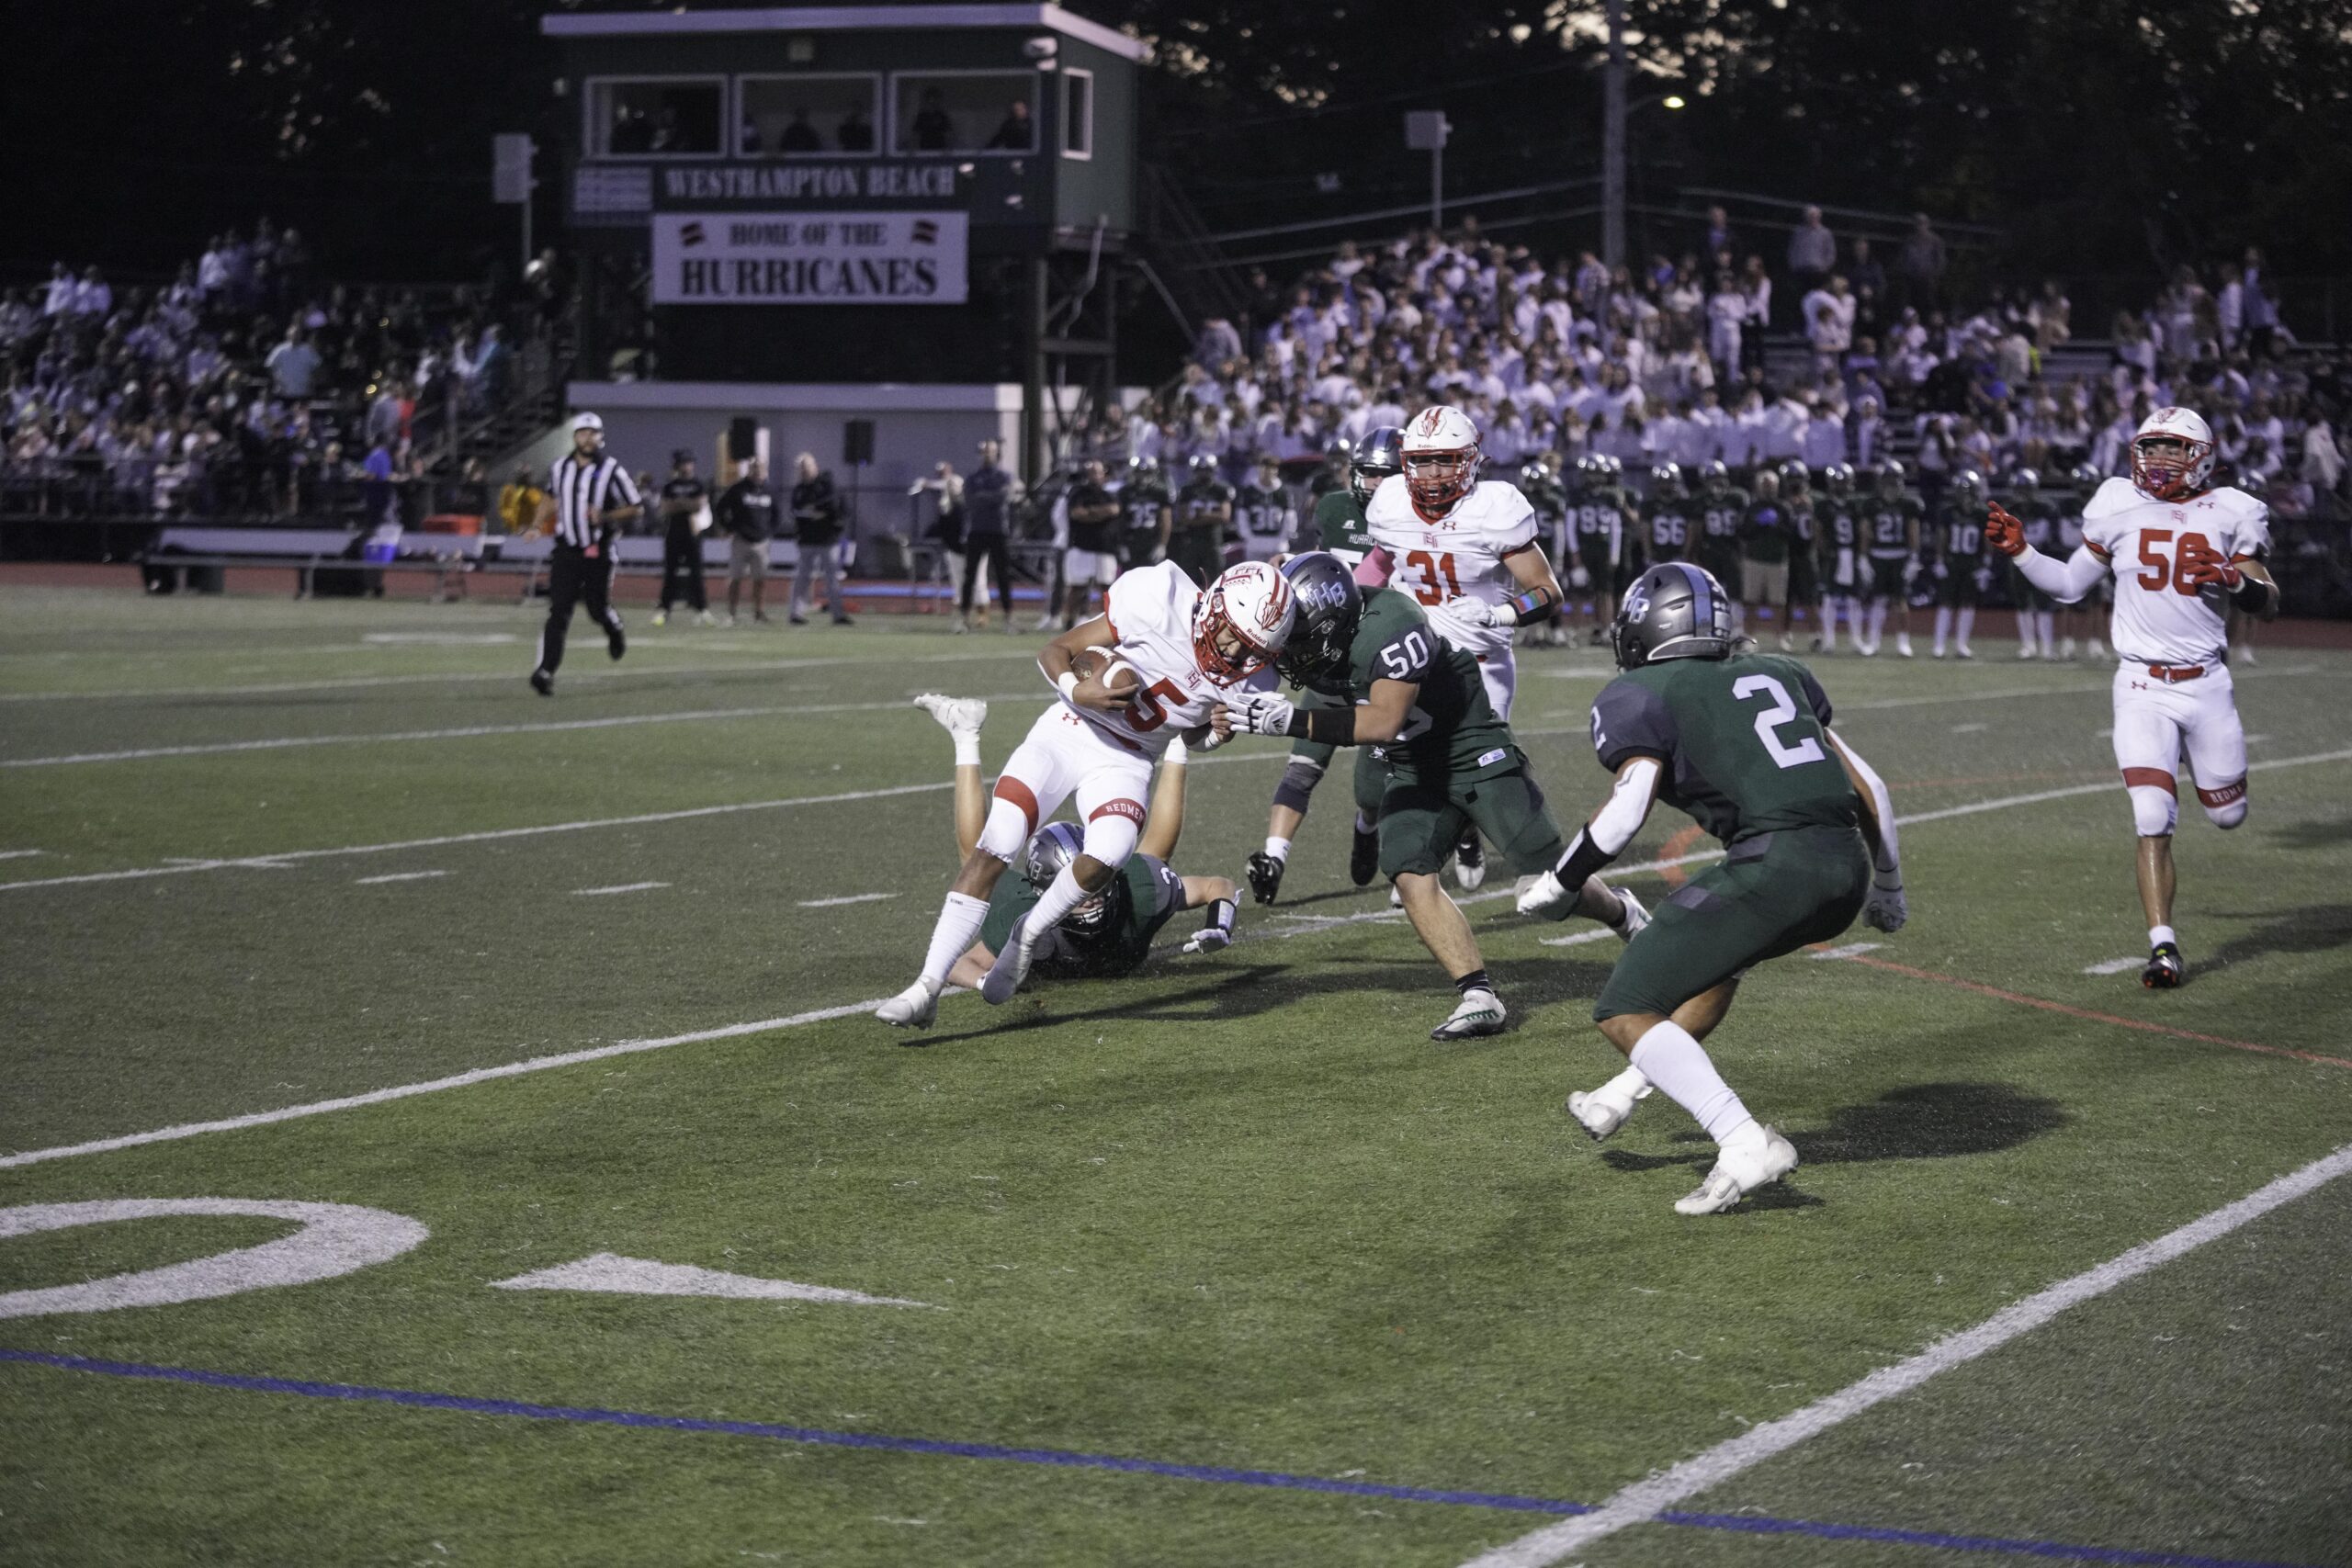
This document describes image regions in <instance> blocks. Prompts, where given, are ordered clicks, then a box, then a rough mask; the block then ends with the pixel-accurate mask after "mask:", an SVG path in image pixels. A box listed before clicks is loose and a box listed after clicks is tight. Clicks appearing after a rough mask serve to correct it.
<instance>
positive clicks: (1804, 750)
mask: <svg viewBox="0 0 2352 1568" xmlns="http://www.w3.org/2000/svg"><path fill="white" fill-rule="evenodd" d="M1758 692H1770V694H1772V705H1771V706H1770V707H1769V708H1766V709H1765V710H1764V711H1763V712H1762V713H1759V714H1758V715H1757V716H1756V739H1758V740H1761V741H1762V742H1764V750H1767V751H1770V753H1772V761H1773V763H1774V765H1776V766H1778V767H1782V768H1801V767H1803V766H1804V765H1805V764H1806V763H1807V762H1826V761H1828V760H1829V759H1828V757H1827V756H1826V754H1825V753H1824V752H1823V751H1822V750H1821V742H1820V741H1818V740H1815V739H1814V738H1813V737H1812V736H1810V735H1807V736H1804V737H1803V738H1802V739H1799V740H1798V741H1797V743H1796V744H1795V745H1793V746H1791V745H1789V744H1787V743H1786V742H1785V741H1783V740H1782V739H1781V738H1780V736H1778V735H1776V734H1774V733H1773V732H1774V731H1775V730H1777V729H1779V728H1781V726H1782V725H1784V724H1786V723H1788V722H1789V721H1790V720H1792V719H1793V718H1795V717H1796V716H1797V705H1796V704H1794V703H1792V702H1791V701H1790V700H1789V689H1788V688H1787V687H1786V686H1783V685H1781V682H1778V681H1776V680H1774V679H1773V678H1772V677H1771V676H1770V675H1743V676H1741V677H1740V678H1739V679H1738V680H1736V681H1735V682H1732V688H1731V694H1732V695H1733V696H1735V697H1736V698H1738V699H1739V700H1740V701H1741V702H1746V701H1747V699H1748V698H1750V697H1752V696H1754V695H1756V694H1758Z"/></svg>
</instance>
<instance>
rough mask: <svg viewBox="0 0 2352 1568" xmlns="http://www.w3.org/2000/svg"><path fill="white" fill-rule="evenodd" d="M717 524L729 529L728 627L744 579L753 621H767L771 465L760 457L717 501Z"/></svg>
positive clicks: (772, 515) (771, 531) (772, 509)
mask: <svg viewBox="0 0 2352 1568" xmlns="http://www.w3.org/2000/svg"><path fill="white" fill-rule="evenodd" d="M718 525H719V526H720V527H721V528H724V529H725V530H727V540H728V544H727V548H728V556H727V624H728V625H729V626H733V625H734V624H735V606H736V603H737V602H738V600H739V599H741V596H742V592H743V580H744V579H745V578H747V577H748V578H750V579H751V580H752V619H753V620H755V621H764V620H766V619H767V618H768V612H767V606H766V605H765V604H763V600H764V599H765V598H766V597H767V592H768V540H770V539H771V538H773V537H775V491H772V490H770V489H769V488H768V466H767V465H766V464H765V463H763V462H761V461H760V460H759V459H758V458H757V457H754V458H752V460H751V461H750V462H748V463H746V464H744V465H743V471H742V473H741V475H740V476H739V477H738V478H737V479H736V480H735V482H734V483H733V484H731V485H729V486H728V487H727V489H726V491H725V492H724V493H723V494H721V495H720V496H719V498H718Z"/></svg>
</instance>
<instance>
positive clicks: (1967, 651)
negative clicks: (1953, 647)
mask: <svg viewBox="0 0 2352 1568" xmlns="http://www.w3.org/2000/svg"><path fill="white" fill-rule="evenodd" d="M1960 656H1961V657H1962V659H1973V658H1975V657H1976V650H1975V649H1973V648H1971V647H1969V646H1968V645H1967V644H1966V643H1964V642H1963V643H1962V644H1961V645H1960Z"/></svg>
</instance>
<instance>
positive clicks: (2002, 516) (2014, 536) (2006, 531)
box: [1985, 502, 2025, 556]
mask: <svg viewBox="0 0 2352 1568" xmlns="http://www.w3.org/2000/svg"><path fill="white" fill-rule="evenodd" d="M1985 541H1986V542H1987V543H1988V544H1990V545H1991V546H1992V547H1994V548H1995V549H1996V550H1998V551H2000V552H2001V553H2002V554H2003V555H2005V556H2021V555H2023V554H2025V525H2024V524H2022V523H2020V522H2018V520H2017V519H2016V518H2015V517H2012V516H2011V515H2009V513H2007V511H2006V510H2005V509H2004V508H2003V507H2002V506H2001V503H2000V502H1994V503H1993V507H1992V510H1991V511H1990V512H1988V513H1985Z"/></svg>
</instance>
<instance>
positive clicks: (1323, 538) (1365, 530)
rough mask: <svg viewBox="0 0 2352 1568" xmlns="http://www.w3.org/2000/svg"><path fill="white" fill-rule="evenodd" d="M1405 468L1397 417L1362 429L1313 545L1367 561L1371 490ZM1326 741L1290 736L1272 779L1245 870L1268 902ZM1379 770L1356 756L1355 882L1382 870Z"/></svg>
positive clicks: (1319, 772)
mask: <svg viewBox="0 0 2352 1568" xmlns="http://www.w3.org/2000/svg"><path fill="white" fill-rule="evenodd" d="M1404 471H1405V433H1404V432H1403V431H1402V430H1400V429H1398V428H1397V426H1395V425H1393V424H1384V425H1381V426H1379V427H1378V428H1377V429H1374V430H1368V431H1366V432H1365V433H1364V437H1363V441H1362V442H1361V443H1359V444H1358V445H1357V446H1356V448H1355V452H1354V455H1353V457H1352V460H1351V464H1350V467H1349V469H1348V483H1347V487H1346V488H1345V489H1343V490H1335V491H1331V492H1330V493H1329V494H1328V495H1326V496H1324V497H1323V498H1322V499H1321V500H1320V501H1317V502H1316V503H1315V523H1314V536H1315V540H1316V545H1315V547H1316V548H1317V549H1321V550H1329V552H1330V553H1331V554H1333V555H1335V556H1337V557H1339V558H1340V564H1341V565H1343V566H1345V567H1346V568H1347V569H1348V570H1351V571H1353V570H1355V569H1356V568H1357V567H1358V566H1360V565H1362V564H1363V558H1364V555H1365V553H1366V552H1367V551H1369V550H1370V549H1371V548H1372V532H1371V528H1370V526H1369V525H1367V524H1366V523H1365V522H1364V518H1363V509H1364V507H1365V505H1366V504H1367V503H1368V502H1370V501H1371V500H1372V492H1373V491H1375V490H1378V489H1379V488H1380V481H1381V480H1383V479H1386V478H1387V477H1388V476H1389V475H1391V474H1401V473H1403V472H1404ZM1302 700H1303V701H1304V702H1305V703H1306V705H1308V706H1310V707H1311V706H1315V705H1336V704H1338V703H1339V702H1340V701H1341V699H1340V698H1339V697H1335V696H1332V695H1329V694H1326V693H1321V692H1317V691H1316V690H1314V689H1313V688H1311V687H1309V688H1308V689H1307V693H1306V697H1305V698H1304V699H1302ZM1331 751H1332V748H1330V747H1329V746H1324V745H1318V744H1317V743H1316V742H1314V741H1312V740H1308V739H1305V738H1304V737H1302V738H1301V739H1297V740H1295V741H1293V742H1292V743H1291V749H1290V763H1289V765H1288V766H1287V767H1285V768H1283V776H1282V780H1281V782H1280V783H1278V784H1275V785H1274V804H1273V807H1272V810H1270V811H1269V812H1268V813H1267V815H1266V846H1265V848H1263V849H1261V850H1260V851H1259V852H1257V853H1255V854H1253V855H1251V856H1250V863H1249V865H1248V867H1247V868H1246V872H1245V874H1247V875H1248V877H1249V878H1250V893H1251V894H1252V895H1254V896H1255V897H1256V898H1257V900H1258V902H1259V903H1261V904H1271V903H1272V902H1273V901H1274V897H1275V895H1276V894H1278V893H1279V892H1280V891H1281V890H1282V886H1283V869H1284V868H1285V867H1286V866H1288V865H1289V863H1290V842H1291V840H1293V839H1295V838H1296V837H1297V836H1298V825H1299V824H1300V823H1301V822H1304V821H1306V807H1307V803H1308V801H1309V800H1310V799H1311V798H1312V797H1313V796H1314V794H1315V786H1316V785H1317V784H1321V783H1322V782H1323V773H1324V771H1325V770H1326V769H1328V768H1329V767H1330V765H1331ZM1380 790H1381V783H1380V769H1379V766H1378V765H1377V764H1376V763H1375V762H1374V761H1373V757H1372V754H1371V753H1370V752H1369V751H1363V752H1358V753H1357V755H1356V829H1355V846H1354V848H1353V849H1352V850H1351V851H1350V852H1349V854H1348V875H1349V876H1350V877H1351V879H1353V881H1354V882H1355V885H1356V886H1358V887H1362V886H1364V885H1366V884H1367V883H1369V882H1370V881H1371V880H1372V874H1373V873H1374V872H1375V871H1377V870H1379V869H1380V842H1379V840H1378V839H1376V838H1375V837H1374V834H1373V819H1374V817H1375V816H1376V815H1377V814H1378V812H1379V810H1380Z"/></svg>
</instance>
